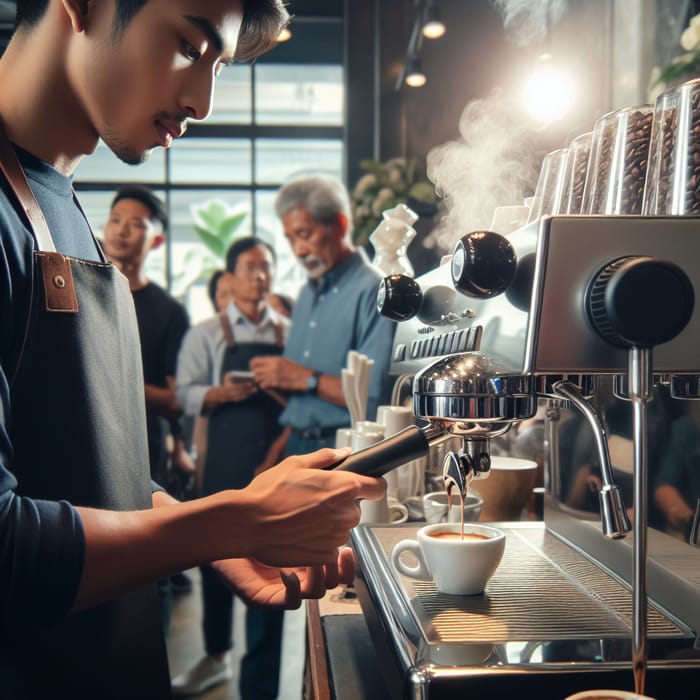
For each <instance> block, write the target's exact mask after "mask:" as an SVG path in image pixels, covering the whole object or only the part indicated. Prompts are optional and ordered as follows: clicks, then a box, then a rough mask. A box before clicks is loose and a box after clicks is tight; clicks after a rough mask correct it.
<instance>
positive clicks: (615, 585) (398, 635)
mask: <svg viewBox="0 0 700 700" xmlns="http://www.w3.org/2000/svg"><path fill="white" fill-rule="evenodd" d="M419 526H420V525H418V524H408V525H405V526H398V527H397V526H384V527H382V526H360V527H358V528H356V529H355V530H354V531H353V534H352V541H353V546H354V548H355V552H356V555H357V559H358V563H359V568H360V573H359V574H358V584H357V585H358V594H359V596H360V602H361V603H362V606H363V612H364V613H365V616H366V617H367V618H368V624H369V626H370V632H372V637H373V641H375V644H376V643H377V635H379V637H381V638H382V639H384V638H390V639H391V646H392V648H393V653H392V656H393V657H394V659H398V661H399V665H400V666H402V667H403V669H402V670H403V671H406V670H407V669H409V668H411V669H415V668H416V667H421V668H422V669H427V668H430V674H432V675H434V674H435V672H436V669H438V670H439V667H452V668H451V673H453V672H454V667H470V666H478V667H479V671H478V672H479V673H483V672H484V670H485V669H488V668H491V669H505V668H508V669H510V670H511V671H512V670H513V669H514V668H517V667H522V668H524V667H527V668H528V669H529V670H532V669H533V668H537V671H538V672H542V671H544V672H550V671H552V670H553V669H555V668H557V667H560V668H563V667H565V668H566V669H567V671H568V672H574V671H577V670H586V667H587V666H589V665H593V666H595V667H596V670H601V666H602V665H605V664H607V669H608V670H609V669H612V668H615V667H617V668H622V667H625V668H630V667H631V662H630V659H631V643H630V639H631V634H632V599H631V593H630V590H629V588H628V587H627V585H626V584H623V583H621V582H620V581H619V580H618V579H617V578H615V577H614V576H613V575H611V574H609V573H608V572H606V571H605V570H603V569H602V568H600V567H599V566H598V565H596V564H595V563H594V562H592V561H591V560H589V559H588V558H587V557H585V556H584V555H583V554H581V553H580V552H578V551H577V550H575V549H573V548H572V547H570V546H569V545H568V544H566V543H565V542H563V541H562V540H560V539H559V538H557V537H556V536H555V535H553V534H552V533H551V532H550V531H548V530H547V529H546V528H545V526H544V524H543V523H530V522H523V523H501V524H498V527H500V528H501V529H503V530H504V531H505V533H506V548H505V553H504V556H503V560H502V562H501V564H500V566H499V568H498V569H497V570H496V572H495V573H494V575H493V577H492V578H491V580H490V581H489V583H488V585H487V588H486V591H485V592H484V593H483V594H482V595H477V596H450V595H444V594H440V593H439V592H438V591H437V589H436V588H435V586H434V584H433V583H432V582H424V581H417V580H414V579H411V578H408V577H405V576H403V575H401V574H399V573H397V572H396V571H395V570H394V568H393V566H392V565H391V563H390V562H391V550H392V548H393V547H394V545H395V544H396V543H397V542H398V541H399V540H401V539H405V538H414V537H415V534H416V531H417V530H418V528H419ZM648 620H649V656H650V659H653V658H657V659H669V658H671V659H678V658H683V659H684V661H683V662H682V663H683V664H686V663H688V657H689V656H690V657H692V656H695V652H694V651H693V647H694V641H695V634H694V632H693V631H692V630H691V629H689V628H688V627H687V626H686V625H684V624H683V622H682V621H680V620H678V619H675V618H674V617H672V616H671V615H670V614H668V613H666V612H664V611H662V610H661V609H659V608H657V607H656V605H654V604H650V605H649V611H648ZM378 630H379V632H378ZM674 663H675V661H674ZM690 663H691V665H694V664H697V663H700V662H699V661H697V660H695V661H690ZM650 665H651V663H650Z"/></svg>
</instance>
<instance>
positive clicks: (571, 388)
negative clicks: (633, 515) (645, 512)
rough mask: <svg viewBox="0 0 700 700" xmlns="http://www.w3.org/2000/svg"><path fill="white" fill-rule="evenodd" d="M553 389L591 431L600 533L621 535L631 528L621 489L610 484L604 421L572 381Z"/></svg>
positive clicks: (564, 382)
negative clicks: (597, 466) (598, 474)
mask: <svg viewBox="0 0 700 700" xmlns="http://www.w3.org/2000/svg"><path fill="white" fill-rule="evenodd" d="M552 388H553V389H554V392H555V393H556V394H557V395H558V396H561V397H562V398H564V399H568V400H569V401H571V403H572V404H573V405H574V406H576V408H578V410H579V411H581V413H582V414H583V415H584V417H585V418H586V420H587V421H588V423H589V425H590V426H591V428H592V430H593V436H594V437H595V442H596V447H597V449H598V460H599V461H600V471H601V476H602V478H603V488H602V489H601V490H600V493H599V494H598V496H599V498H600V516H601V519H602V524H603V534H604V535H605V537H609V538H611V539H619V538H621V537H624V536H625V535H626V534H627V533H628V532H629V531H630V530H631V529H632V527H631V526H630V521H629V518H628V517H627V512H626V511H625V504H624V503H623V501H622V494H621V493H620V489H619V488H618V487H617V485H616V484H615V483H613V476H612V468H611V466H610V452H609V450H608V438H607V434H606V432H605V426H604V424H603V421H602V420H601V418H600V416H599V415H598V412H597V411H596V410H595V408H593V406H592V405H591V404H590V403H588V401H586V399H585V398H583V396H582V395H581V390H580V389H579V388H578V387H577V386H576V385H575V384H573V383H572V382H570V381H567V380H562V381H558V382H555V383H554V384H553V385H552Z"/></svg>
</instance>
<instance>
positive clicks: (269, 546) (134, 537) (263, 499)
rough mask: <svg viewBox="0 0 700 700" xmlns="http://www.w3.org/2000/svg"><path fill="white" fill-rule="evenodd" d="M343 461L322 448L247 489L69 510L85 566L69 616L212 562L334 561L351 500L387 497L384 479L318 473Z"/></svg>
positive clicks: (342, 453)
mask: <svg viewBox="0 0 700 700" xmlns="http://www.w3.org/2000/svg"><path fill="white" fill-rule="evenodd" d="M346 456H347V451H346V450H329V449H325V450H319V451H317V452H313V453H311V454H308V455H303V456H295V457H289V458H287V459H285V460H284V461H283V462H282V463H280V464H279V465H277V466H276V467H275V469H270V470H268V471H266V472H264V473H263V474H260V475H259V476H257V477H256V478H255V479H254V480H253V481H252V483H251V484H250V485H249V486H247V487H246V488H245V489H241V490H227V491H221V492H220V493H217V494H215V495H213V496H207V497H206V498H200V499H196V500H193V501H188V502H186V503H179V502H177V501H176V500H175V499H173V498H171V497H170V496H168V495H167V494H164V493H160V492H158V493H154V495H153V505H154V506H155V507H154V508H152V509H147V510H140V511H127V512H121V511H120V512H114V511H103V510H96V509H93V508H83V507H78V508H76V511H77V513H78V515H79V517H80V518H81V521H82V525H83V531H84V533H85V559H84V566H83V572H82V577H81V581H80V584H79V586H78V593H77V596H76V600H75V601H74V605H73V609H74V610H81V609H83V608H86V607H89V606H92V605H96V604H98V603H101V602H104V601H106V600H109V599H112V598H114V597H116V596H119V595H120V594H122V593H124V592H126V591H128V590H130V589H132V588H135V587H138V586H140V585H142V584H145V583H147V582H149V581H155V580H157V579H159V578H162V577H163V576H165V575H167V574H170V573H172V572H174V571H180V570H183V569H187V568H190V567H192V566H196V565H198V564H202V563H205V562H209V561H213V560H217V559H228V558H239V557H252V558H254V559H256V560H258V561H259V562H260V563H262V564H267V565H271V566H283V567H286V566H307V565H315V564H326V563H328V562H331V561H335V559H336V558H337V552H336V549H337V547H338V546H340V545H342V544H344V543H345V542H346V541H347V539H348V537H349V533H350V529H351V528H353V527H355V525H356V524H357V522H358V521H359V507H358V505H357V501H358V499H361V498H372V499H375V498H380V497H381V496H383V495H384V493H385V491H386V484H385V482H384V481H383V480H382V479H370V478H369V477H364V476H360V475H358V474H353V473H351V472H344V471H333V470H327V469H326V467H329V466H330V465H331V464H334V463H335V462H337V461H338V459H339V458H343V457H346Z"/></svg>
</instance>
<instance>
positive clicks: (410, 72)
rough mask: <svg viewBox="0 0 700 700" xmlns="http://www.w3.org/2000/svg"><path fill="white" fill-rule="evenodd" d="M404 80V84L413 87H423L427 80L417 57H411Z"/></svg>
mask: <svg viewBox="0 0 700 700" xmlns="http://www.w3.org/2000/svg"><path fill="white" fill-rule="evenodd" d="M404 81H405V83H406V85H408V86H409V87H413V88H419V87H423V85H425V84H426V82H427V81H428V78H427V77H426V75H425V73H424V72H423V68H422V66H421V64H420V61H419V60H418V58H417V57H414V58H412V59H411V61H410V62H409V64H408V69H407V71H406V77H405V78H404Z"/></svg>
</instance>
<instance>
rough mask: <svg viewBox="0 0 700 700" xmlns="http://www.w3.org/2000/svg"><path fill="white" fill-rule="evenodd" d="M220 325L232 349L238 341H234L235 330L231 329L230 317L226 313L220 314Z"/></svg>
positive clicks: (227, 343)
mask: <svg viewBox="0 0 700 700" xmlns="http://www.w3.org/2000/svg"><path fill="white" fill-rule="evenodd" d="M219 323H220V324H221V329H222V330H223V331H224V338H226V345H227V346H228V347H229V348H232V347H233V346H234V345H235V344H236V341H235V340H234V339H233V329H232V328H231V323H230V322H229V320H228V315H227V314H226V311H222V312H221V313H220V314H219Z"/></svg>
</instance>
